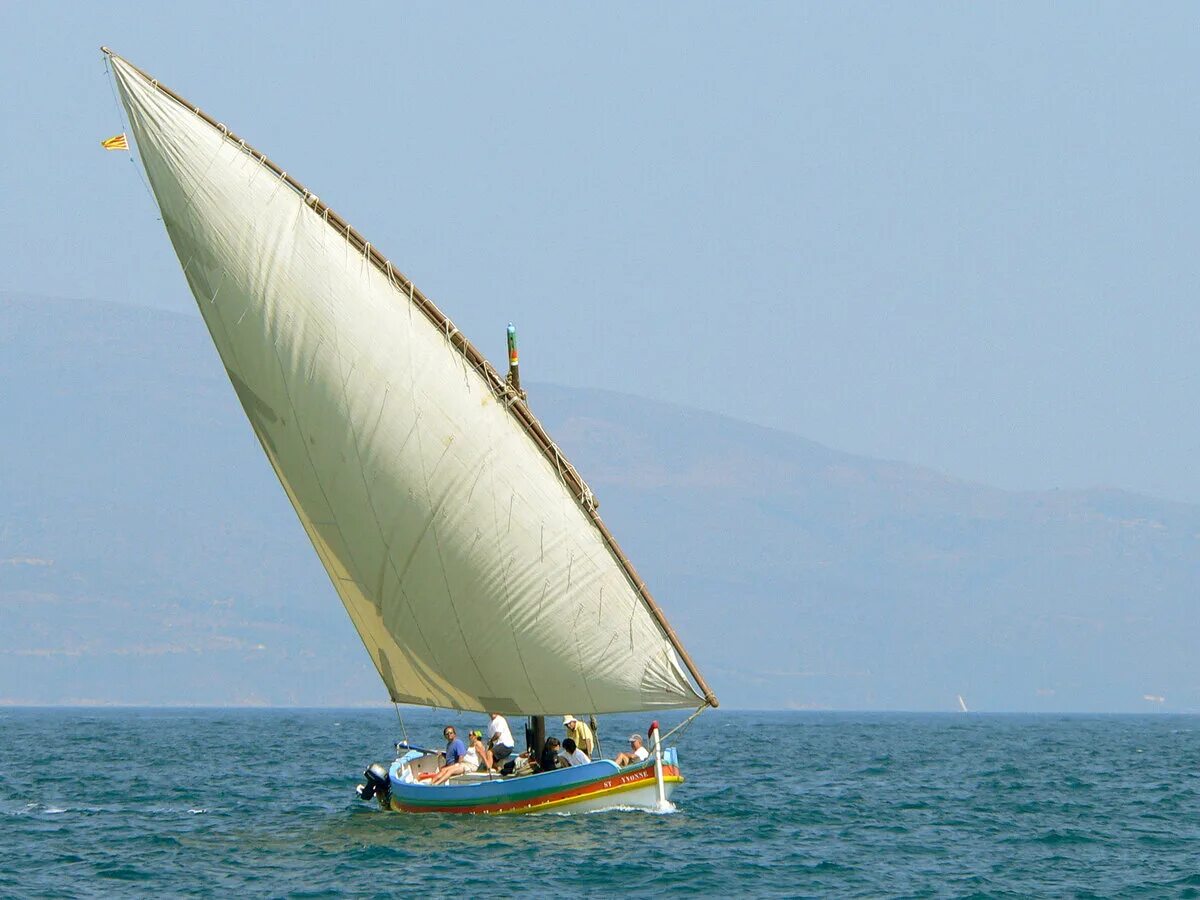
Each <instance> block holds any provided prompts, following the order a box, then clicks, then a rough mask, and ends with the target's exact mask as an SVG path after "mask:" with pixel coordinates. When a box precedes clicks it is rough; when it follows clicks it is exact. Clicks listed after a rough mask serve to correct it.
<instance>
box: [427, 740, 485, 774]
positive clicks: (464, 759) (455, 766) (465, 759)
mask: <svg viewBox="0 0 1200 900" xmlns="http://www.w3.org/2000/svg"><path fill="white" fill-rule="evenodd" d="M448 730H450V731H453V729H448ZM475 734H476V735H482V732H475ZM451 743H457V744H458V745H459V746H460V747H461V746H463V742H462V741H460V740H458V739H457V738H455V739H454V740H453V741H452V742H451ZM476 743H478V744H479V745H480V746H483V742H482V741H480V740H479V738H478V737H472V746H470V747H467V748H466V749H465V750H464V751H463V753H462V755H461V756H459V757H458V759H457V760H456V761H455V762H452V763H449V762H448V763H447V764H446V765H444V766H442V767H441V768H440V769H438V770H437V774H436V775H434V776H433V780H432V781H430V782H429V783H430V784H431V785H439V784H445V783H446V782H447V781H449V780H450V779H451V778H453V777H454V776H455V775H466V774H468V773H469V772H475V771H478V769H479V764H480V762H481V760H480V759H479V753H478V752H477V751H476V749H475V744H476ZM450 749H452V748H448V749H447V750H446V758H447V759H449V757H450Z"/></svg>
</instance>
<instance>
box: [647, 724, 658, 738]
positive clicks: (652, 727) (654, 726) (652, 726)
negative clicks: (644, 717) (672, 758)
mask: <svg viewBox="0 0 1200 900" xmlns="http://www.w3.org/2000/svg"><path fill="white" fill-rule="evenodd" d="M656 731H658V720H657V719H655V720H654V721H653V722H651V723H650V730H649V731H647V732H646V737H647V738H648V739H649V740H654V732H656Z"/></svg>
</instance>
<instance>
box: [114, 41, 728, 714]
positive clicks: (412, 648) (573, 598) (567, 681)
mask: <svg viewBox="0 0 1200 900" xmlns="http://www.w3.org/2000/svg"><path fill="white" fill-rule="evenodd" d="M111 60H112V66H113V70H114V72H115V74H116V80H117V84H118V86H119V88H120V93H121V98H122V101H123V102H124V105H125V108H126V110H127V111H128V114H129V119H130V123H131V126H132V132H133V135H134V137H135V139H136V142H137V148H138V152H139V154H140V155H141V158H142V162H143V164H144V166H145V169H146V172H147V174H148V176H149V179H150V184H151V185H152V186H153V189H154V194H155V197H156V198H157V200H158V204H159V206H160V208H161V210H162V217H163V222H164V223H165V225H166V228H167V232H168V234H169V235H170V238H171V241H172V243H173V244H174V246H175V252H176V254H177V255H178V257H179V260H180V263H181V264H182V266H183V270H184V274H185V275H186V277H187V281H188V284H189V286H190V287H191V290H192V293H193V294H194V295H195V297H196V302H197V304H198V306H199V308H200V312H201V314H202V315H203V317H204V321H205V323H206V324H207V326H208V329H209V332H210V333H211V335H212V338H213V341H214V343H215V344H216V347H217V350H218V352H219V353H220V356H221V360H222V361H223V363H224V364H225V368H226V370H227V372H228V374H229V378H230V380H231V381H232V383H233V386H234V388H235V389H236V391H237V395H238V398H239V399H240V400H241V403H242V406H243V407H244V409H245V411H246V415H247V416H248V417H249V419H250V422H251V424H252V425H253V427H254V430H255V432H256V434H257V435H258V438H259V440H260V441H261V443H262V446H263V449H264V451H265V452H266V454H267V456H268V458H269V459H270V461H271V465H272V466H273V467H274V469H275V472H276V474H277V475H278V476H279V480H280V482H281V483H282V484H283V487H284V490H285V491H287V495H288V498H289V499H290V500H291V502H292V505H293V506H294V507H295V509H296V513H297V515H298V516H299V517H300V521H301V522H302V523H303V525H304V529H305V531H307V533H308V536H309V538H310V539H311V540H312V543H313V546H314V547H315V548H316V551H317V554H318V555H319V556H320V559H321V562H322V563H323V564H324V566H325V569H326V570H327V571H328V573H329V577H330V579H331V580H332V582H333V585H334V587H335V588H336V589H337V592H338V594H339V595H340V596H341V598H342V601H343V602H344V603H345V606H346V609H347V611H348V612H349V614H350V617H351V619H352V620H353V622H354V625H355V627H356V628H357V629H358V632H359V634H360V635H361V636H362V640H363V643H364V644H365V645H366V648H367V650H368V652H369V653H370V655H371V658H372V660H373V661H374V662H375V665H376V667H377V668H378V669H379V674H380V675H381V676H382V678H383V680H384V682H385V684H386V685H387V687H388V690H389V692H390V693H391V697H392V699H394V700H396V701H399V702H405V703H414V704H422V705H429V706H441V707H453V708H459V709H472V710H496V711H500V712H508V713H526V714H541V713H563V712H570V711H580V710H586V711H594V712H615V711H631V710H645V709H655V708H670V707H684V706H695V705H697V704H699V703H701V702H703V701H702V700H701V698H700V696H699V695H698V694H697V692H696V690H695V688H694V687H693V686H692V684H691V683H690V682H689V680H688V677H687V675H686V674H685V672H684V671H683V669H682V667H681V665H680V661H679V658H678V656H677V655H676V652H675V649H674V646H673V644H672V641H671V639H670V634H669V626H667V625H666V622H665V620H664V619H662V618H661V614H658V613H656V611H655V610H654V609H652V607H651V605H650V603H651V602H650V601H649V600H648V595H645V596H644V594H643V592H642V589H639V584H638V582H637V581H636V580H635V579H636V576H635V575H634V574H633V571H632V569H631V568H629V567H628V566H627V564H624V565H623V563H622V558H621V557H620V556H619V555H618V554H619V550H617V549H616V547H615V544H613V543H611V539H610V538H609V536H608V535H607V532H606V530H604V529H603V526H602V525H601V524H600V523H599V520H598V519H597V518H596V517H595V516H594V515H593V514H592V513H591V512H590V510H589V509H588V503H589V501H590V496H589V495H588V494H587V492H586V487H584V488H583V494H582V495H581V494H579V493H578V492H577V490H576V489H578V488H579V487H580V486H581V485H582V482H580V481H578V479H577V476H575V475H574V472H573V470H570V469H569V467H567V464H566V462H565V460H556V459H555V458H554V454H553V452H550V454H549V456H548V451H547V450H546V449H545V447H544V446H543V447H539V445H538V444H537V443H536V442H535V440H533V439H532V438H531V436H530V427H531V426H530V425H529V421H528V420H529V419H531V417H528V413H527V411H525V410H524V407H520V406H519V408H518V412H520V414H521V415H524V416H526V417H527V419H526V420H521V419H520V418H519V416H518V415H517V414H516V413H514V412H513V411H510V410H509V409H508V408H507V404H508V403H510V402H512V400H513V398H511V397H505V396H504V393H503V390H502V389H501V390H499V391H498V390H497V389H496V376H495V373H494V372H490V374H489V372H488V371H485V369H486V368H487V367H486V365H485V364H482V365H481V364H479V362H478V360H475V361H474V362H473V361H472V359H469V358H468V355H466V354H465V352H464V350H463V348H464V346H465V347H468V348H469V345H467V344H466V342H465V340H464V339H463V338H462V337H461V336H460V335H458V334H457V333H455V332H454V331H453V328H452V326H451V325H450V324H449V322H448V321H446V322H445V324H444V325H443V326H442V327H439V326H437V325H435V323H434V320H433V319H432V318H431V317H430V316H428V315H426V313H425V312H424V311H423V307H422V306H421V303H418V302H417V300H418V298H416V297H415V296H414V291H413V288H412V287H411V285H410V284H409V283H408V282H407V281H406V280H405V279H403V277H402V276H400V275H399V274H398V273H393V272H392V270H391V268H390V265H387V266H383V265H381V264H380V262H379V261H380V260H381V259H382V257H379V256H378V255H377V254H376V253H375V252H374V251H373V250H372V249H371V248H370V246H369V245H366V246H361V245H360V244H359V243H356V242H355V241H352V240H351V239H350V237H351V232H350V230H349V229H348V227H343V226H341V225H340V224H339V223H340V221H341V220H340V219H338V218H337V217H336V216H335V215H333V214H331V213H330V212H329V211H328V210H327V208H326V207H325V206H324V205H323V204H321V203H320V202H319V201H318V200H317V198H316V197H314V196H312V195H311V194H308V193H306V192H305V191H304V190H303V189H301V188H299V186H298V184H297V183H296V182H295V181H294V180H292V179H288V178H286V177H285V176H283V175H281V174H280V173H279V172H277V171H275V169H274V168H273V165H271V164H267V163H266V161H265V160H264V159H263V158H262V157H261V155H259V154H258V153H257V152H255V151H252V150H250V149H249V148H247V146H246V144H245V143H244V142H242V141H240V140H238V139H235V138H234V137H232V136H230V135H229V133H228V132H227V130H226V129H225V128H224V127H223V126H220V125H216V124H214V123H213V122H212V121H211V120H209V119H208V118H207V117H206V116H202V115H201V114H200V113H199V111H198V110H193V109H192V108H190V107H189V106H187V105H185V104H184V103H183V102H182V101H181V99H180V98H178V97H177V95H174V94H171V93H169V92H167V91H166V90H165V89H163V88H161V87H160V86H159V85H158V83H157V82H154V81H151V80H150V79H149V78H148V77H147V76H146V75H145V74H144V73H142V72H141V71H140V70H138V69H136V68H134V67H133V66H131V65H129V64H128V63H127V62H125V61H124V60H122V59H121V58H119V57H116V56H113V57H111ZM355 237H357V235H355ZM419 299H420V300H421V302H425V303H427V301H425V300H424V298H423V297H421V298H419ZM439 315H440V314H439ZM469 349H470V350H471V352H472V353H475V354H477V351H474V349H473V348H469ZM533 427H535V428H536V429H540V426H536V423H535V425H534V426H533ZM539 433H541V432H540V431H539ZM543 434H544V433H543ZM564 467H566V472H567V475H564ZM568 475H569V476H570V477H567V476H568ZM689 664H690V663H689ZM694 671H695V670H694V669H693V672H694ZM697 677H699V676H698V675H697ZM700 684H701V686H703V682H702V681H701V682H700ZM705 690H706V692H707V689H706V688H705ZM708 699H709V702H713V703H715V698H713V697H712V696H711V694H708Z"/></svg>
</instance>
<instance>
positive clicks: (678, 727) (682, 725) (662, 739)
mask: <svg viewBox="0 0 1200 900" xmlns="http://www.w3.org/2000/svg"><path fill="white" fill-rule="evenodd" d="M706 709H708V704H707V703H705V704H704V705H703V706H701V707H700V708H699V709H697V710H696V711H695V712H694V713H692V714H691V715H690V716H688V717H687V718H686V719H684V720H683V721H682V722H680V723H679V724H678V725H676V726H675V727H674V728H672V729H671V730H670V731H668V732H667V733H666V734H662V735H659V737H658V740H659V742H662V743H665V742H666V740H667V738H669V737H670V736H671V735H673V734H675V732H677V731H678V732H680V733H682V732H683V730H684V729H685V728H687V727H688V726H689V725H691V724H692V722H694V721H695V720H696V716H698V715H700V713H702V712H704V711H705V710H706Z"/></svg>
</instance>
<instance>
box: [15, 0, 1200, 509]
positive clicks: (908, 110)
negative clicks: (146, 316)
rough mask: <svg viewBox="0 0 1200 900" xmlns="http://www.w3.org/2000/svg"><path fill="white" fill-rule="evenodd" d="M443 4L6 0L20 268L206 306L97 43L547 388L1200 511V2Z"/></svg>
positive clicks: (18, 274) (54, 281)
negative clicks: (512, 338) (116, 147)
mask: <svg viewBox="0 0 1200 900" xmlns="http://www.w3.org/2000/svg"><path fill="white" fill-rule="evenodd" d="M442 6H443V5H442V4H422V5H418V6H405V5H400V4H377V5H361V6H360V5H353V4H337V5H336V6H334V5H329V6H324V5H318V4H295V3H288V4H275V3H255V4H245V3H239V4H233V3H230V4H206V3H199V2H193V3H189V4H187V5H179V6H177V7H173V8H172V7H166V6H162V5H160V6H153V5H151V6H147V5H146V4H144V3H138V4H129V3H113V2H105V3H103V4H97V3H87V4H84V3H80V4H73V5H59V6H57V7H55V6H44V5H37V6H35V5H33V4H18V3H7V4H5V5H3V6H0V31H2V32H3V33H4V34H5V35H6V37H7V40H6V42H5V43H6V52H5V54H4V55H3V57H2V60H0V85H2V87H0V97H2V98H3V104H2V107H0V111H2V112H3V121H4V125H5V130H4V134H5V140H4V141H3V142H0V172H2V173H3V174H2V175H0V198H2V200H3V206H4V211H5V215H4V216H3V217H0V243H2V244H3V246H4V247H6V248H7V250H6V252H5V253H4V254H3V255H2V256H0V290H10V291H13V290H15V291H27V292H35V293H42V294H48V295H57V296H67V297H91V298H101V299H110V300H125V301H128V302H132V303H139V304H147V305H154V306H161V307H166V308H170V309H176V310H180V311H186V312H189V313H190V312H191V311H192V300H191V298H190V296H189V295H188V293H187V289H186V287H185V285H184V281H183V278H182V276H181V275H180V273H179V269H178V265H177V263H176V261H175V259H174V256H173V254H172V252H171V250H170V247H169V244H168V242H167V239H166V237H165V235H164V234H163V233H162V229H161V225H160V224H159V223H158V222H157V221H156V218H155V210H154V208H153V205H152V203H151V201H150V199H149V198H148V197H147V195H146V193H145V189H144V188H143V186H142V184H141V182H140V181H139V180H138V178H137V177H136V175H135V173H134V171H133V168H132V166H131V165H130V164H129V162H128V161H127V160H125V159H123V158H122V157H121V156H119V155H117V154H106V153H103V152H101V151H100V149H99V147H98V145H97V141H99V140H100V139H101V138H103V137H106V136H108V135H110V134H113V133H115V132H117V131H120V130H121V123H120V119H119V117H118V114H117V112H116V109H115V107H114V101H113V98H112V94H111V91H110V86H109V83H108V81H107V79H106V77H105V74H104V70H103V66H102V63H101V59H100V54H99V51H98V49H97V48H98V45H99V44H101V43H107V44H109V45H110V46H112V47H113V48H114V49H116V50H117V51H118V52H120V53H122V54H123V55H125V56H127V57H128V58H129V59H131V60H132V61H133V62H134V63H136V64H137V65H139V66H141V67H143V68H145V69H147V70H148V71H150V72H151V73H152V74H154V75H155V76H156V77H158V78H160V79H161V80H162V81H163V82H164V83H165V84H168V85H170V86H171V87H173V88H175V89H176V90H177V91H179V92H180V93H182V94H183V95H184V96H185V97H187V98H189V99H190V100H192V101H193V102H195V103H196V104H198V105H199V106H201V107H202V108H204V109H206V110H208V111H210V112H211V113H212V114H213V115H215V116H216V117H217V118H218V119H220V120H222V121H224V122H226V123H227V124H228V125H229V126H230V127H231V128H233V129H234V130H235V131H237V132H239V133H240V134H242V135H243V136H244V137H246V138H247V140H249V141H250V142H251V143H253V144H255V145H256V146H257V147H259V148H260V149H262V150H263V151H265V152H266V153H267V154H268V155H270V156H271V157H273V158H274V159H275V160H276V161H278V162H279V163H280V164H281V165H282V166H283V167H284V168H285V169H287V170H288V171H289V172H290V173H291V174H293V175H295V176H296V177H297V178H299V179H300V180H301V181H302V182H304V183H305V184H306V185H307V186H308V187H309V188H310V189H311V190H313V191H314V192H316V193H318V194H319V195H320V196H321V197H322V198H323V199H324V200H326V201H327V202H329V203H330V204H331V205H332V206H333V208H334V209H336V210H337V211H339V212H340V213H342V214H343V215H345V216H346V217H347V218H348V219H349V220H350V221H351V222H353V223H354V224H355V225H356V226H357V227H358V228H359V230H360V231H362V232H363V233H364V234H365V235H366V236H367V237H368V239H369V240H371V241H372V242H373V243H374V244H376V245H377V246H379V247H381V248H382V249H383V251H384V252H385V253H387V254H388V255H389V256H390V257H391V258H392V260H393V261H394V262H395V263H396V264H397V265H399V266H400V267H401V268H402V269H403V270H405V271H406V272H408V273H409V274H411V275H412V276H413V277H414V278H415V279H416V280H417V283H418V284H420V285H421V287H422V288H423V289H424V290H425V291H426V292H428V293H429V294H430V295H431V296H432V297H434V298H435V299H436V300H437V301H438V302H439V303H440V304H441V306H442V307H443V308H444V309H445V310H446V311H447V312H448V313H449V314H450V315H451V316H452V318H454V320H455V321H456V323H457V324H458V325H459V327H460V328H462V329H463V330H464V331H465V332H466V333H467V334H469V335H471V337H472V339H473V340H474V341H475V342H476V343H478V344H479V345H480V347H481V348H482V349H483V350H484V352H486V353H488V354H489V355H490V356H491V357H492V358H493V359H494V360H497V361H500V360H502V357H503V344H504V326H505V324H506V323H507V322H508V321H509V320H510V319H511V320H513V321H515V322H517V324H518V326H519V327H520V331H521V342H522V361H523V363H524V366H523V370H524V373H525V377H526V379H527V380H528V379H533V380H543V381H554V382H559V383H564V384H577V385H588V386H598V387H606V388H611V389H615V390H622V391H628V392H632V393H637V394H642V395H645V396H650V397H655V398H661V399H666V400H671V401H675V402H679V403H684V404H688V405H692V406H697V407H701V408H706V409H711V410H716V411H719V412H724V413H727V414H730V415H733V416H737V417H739V418H744V419H749V420H751V421H755V422H760V423H764V424H767V425H772V426H777V427H780V428H784V429H787V430H789V431H793V432H796V433H799V434H802V435H804V436H806V437H809V438H812V439H814V440H818V441H821V442H824V443H827V444H830V445H832V446H835V447H838V448H842V449H846V450H851V451H856V452H861V453H865V454H869V455H873V456H884V457H891V458H898V459H904V460H909V461H913V462H918V463H924V464H927V465H931V466H934V467H936V468H939V469H941V470H944V471H946V472H948V473H950V474H953V475H957V476H961V477H965V478H972V479H977V480H981V481H985V482H990V483H993V484H998V485H1001V486H1006V487H1016V488H1043V487H1054V486H1058V487H1062V488H1071V487H1084V486H1091V485H1097V484H1104V485H1110V486H1117V487H1124V488H1129V489H1134V490H1142V491H1149V492H1152V493H1156V494H1159V495H1162V496H1165V497H1172V498H1177V499H1187V500H1192V501H1200V466H1197V465H1196V463H1195V461H1196V459H1197V458H1198V457H1200V419H1198V417H1197V416H1196V415H1195V414H1194V408H1195V406H1196V397H1197V393H1198V390H1200V352H1198V351H1200V328H1198V325H1200V309H1198V308H1197V297H1198V294H1200V292H1198V290H1197V288H1198V287H1200V277H1198V274H1200V271H1198V264H1197V253H1196V247H1197V244H1198V239H1200V214H1198V212H1197V209H1198V206H1200V203H1198V201H1200V189H1198V184H1197V181H1198V175H1197V172H1198V170H1197V160H1198V159H1200V116H1198V115H1197V104H1198V101H1197V98H1198V97H1200V66H1198V65H1197V60H1198V59H1200V29H1198V27H1197V26H1198V25H1200V7H1196V6H1194V5H1175V4H1154V5H1152V6H1148V7H1143V6H1135V5H1133V4H1125V5H1116V4H1060V5H1056V6H1050V5H1046V4H1037V5H1028V4H1003V5H984V4H971V5H968V4H945V5H940V6H939V5H930V4H925V5H921V6H916V5H890V6H883V5H874V4H872V5H865V4H864V5H857V6H833V5H829V6H824V5H816V4H813V5H801V4H764V5H754V6H750V7H743V6H741V5H734V4H721V5H715V4H714V5H705V4H696V3H686V4H685V3H679V4H653V5H649V6H641V5H638V6H635V5H632V4H630V5H626V6H623V7H619V8H617V9H615V10H614V9H613V8H612V7H611V6H609V5H590V6H585V5H564V6H560V7H554V8H552V7H549V6H541V5H520V4H487V5H462V6H455V7H454V8H453V10H450V11H447V10H445V9H443V8H442ZM534 401H535V408H536V398H534Z"/></svg>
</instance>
